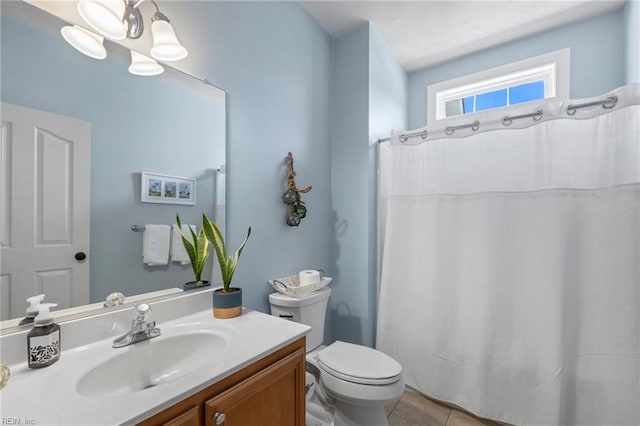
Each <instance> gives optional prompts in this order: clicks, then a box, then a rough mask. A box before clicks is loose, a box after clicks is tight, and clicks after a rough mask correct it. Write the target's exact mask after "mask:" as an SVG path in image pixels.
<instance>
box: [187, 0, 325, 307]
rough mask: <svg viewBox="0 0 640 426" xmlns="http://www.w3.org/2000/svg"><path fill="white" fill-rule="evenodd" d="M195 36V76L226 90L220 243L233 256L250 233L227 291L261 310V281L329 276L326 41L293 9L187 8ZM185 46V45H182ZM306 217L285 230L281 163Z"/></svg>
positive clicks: (279, 5) (267, 5) (264, 287)
mask: <svg viewBox="0 0 640 426" xmlns="http://www.w3.org/2000/svg"><path fill="white" fill-rule="evenodd" d="M185 13H188V14H189V19H188V22H189V25H190V26H192V27H193V28H194V29H196V30H197V31H194V33H195V34H197V37H198V40H192V42H193V43H197V44H190V45H189V46H190V55H192V56H193V57H194V58H198V61H199V62H201V64H200V66H199V68H198V69H194V70H192V71H193V72H194V73H196V74H198V75H201V76H205V77H206V78H208V79H209V80H211V81H212V82H213V83H214V84H216V85H217V86H219V87H222V88H224V90H226V92H227V94H228V97H227V113H228V120H227V136H228V151H227V153H228V181H227V185H228V186H227V188H228V198H227V202H228V210H227V229H228V240H229V244H230V246H231V247H232V248H234V249H235V248H236V247H237V246H238V244H240V242H241V241H242V238H244V236H245V234H246V230H247V227H248V226H251V227H252V234H251V239H250V240H249V242H248V243H247V245H246V247H245V249H244V251H243V252H242V258H241V259H240V263H239V267H238V269H237V271H236V275H235V276H234V284H236V285H238V286H240V287H242V288H243V293H244V304H245V306H248V307H250V308H254V309H259V310H261V311H265V312H267V311H268V310H269V305H268V299H267V296H268V294H269V293H270V292H271V291H273V290H271V287H269V285H268V284H267V280H269V279H273V278H279V277H283V276H287V275H290V274H294V273H297V272H298V271H300V270H302V269H310V268H313V269H315V268H321V269H324V270H325V271H326V272H327V273H328V274H330V275H331V274H333V259H334V258H333V254H332V252H333V249H334V248H335V246H334V239H333V230H334V219H333V212H332V208H331V195H330V194H331V145H330V114H329V99H330V90H331V87H330V48H331V45H330V39H329V37H328V36H327V35H326V33H325V32H324V31H323V30H322V29H321V28H320V27H319V26H318V25H317V24H316V23H315V22H314V21H313V20H312V19H311V18H310V17H309V16H307V15H306V14H305V13H304V12H303V11H302V10H301V9H300V7H299V6H298V5H297V4H296V3H294V2H245V1H240V2H189V8H185ZM184 43H187V42H186V41H184ZM289 151H291V153H292V154H293V156H294V161H295V162H294V168H295V170H296V173H297V175H296V177H295V179H296V184H297V186H298V187H305V186H308V185H312V186H313V189H312V190H311V192H309V193H307V194H303V196H302V200H303V201H305V202H306V206H307V208H308V214H307V217H306V218H305V219H303V220H302V223H301V225H300V226H299V227H297V228H293V227H289V226H287V225H286V224H285V218H286V213H287V209H286V206H285V204H284V203H283V202H282V200H281V197H282V194H283V193H284V192H285V189H286V186H285V184H286V165H285V161H284V160H285V157H286V155H287V152H289Z"/></svg>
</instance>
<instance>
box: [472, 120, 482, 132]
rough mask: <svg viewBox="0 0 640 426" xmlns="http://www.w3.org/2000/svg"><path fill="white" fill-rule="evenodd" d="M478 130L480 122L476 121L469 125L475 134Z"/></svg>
mask: <svg viewBox="0 0 640 426" xmlns="http://www.w3.org/2000/svg"><path fill="white" fill-rule="evenodd" d="M479 128H480V122H479V121H478V120H476V121H474V122H473V124H472V125H471V130H473V131H474V132H475V131H477V130H478V129H479Z"/></svg>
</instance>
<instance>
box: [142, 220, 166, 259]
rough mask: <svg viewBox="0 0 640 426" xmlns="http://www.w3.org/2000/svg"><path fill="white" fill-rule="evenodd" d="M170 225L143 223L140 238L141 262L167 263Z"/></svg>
mask: <svg viewBox="0 0 640 426" xmlns="http://www.w3.org/2000/svg"><path fill="white" fill-rule="evenodd" d="M170 240H171V227H170V226H169V225H145V226H144V237H143V238H142V258H143V262H144V263H145V264H147V265H149V266H157V265H166V264H167V263H169V241H170Z"/></svg>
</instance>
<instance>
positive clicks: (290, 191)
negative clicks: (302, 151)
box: [282, 153, 311, 226]
mask: <svg viewBox="0 0 640 426" xmlns="http://www.w3.org/2000/svg"><path fill="white" fill-rule="evenodd" d="M295 175H296V172H295V171H294V170H293V155H291V153H288V154H287V191H286V192H285V193H284V195H283V196H282V201H283V202H284V203H285V204H288V205H289V214H287V225H289V226H298V225H300V221H301V220H302V219H303V218H304V217H305V216H306V215H307V208H306V207H305V206H304V201H302V200H301V199H300V194H301V193H302V194H305V193H307V192H309V191H311V187H310V186H307V187H306V188H303V189H298V188H296V182H295V180H294V179H293V178H294V176H295Z"/></svg>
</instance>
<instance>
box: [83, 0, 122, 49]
mask: <svg viewBox="0 0 640 426" xmlns="http://www.w3.org/2000/svg"><path fill="white" fill-rule="evenodd" d="M77 7H78V13H79V14H80V16H82V19H84V20H85V21H86V22H87V24H89V25H90V26H91V28H93V29H94V30H96V31H97V32H99V33H100V34H102V35H104V36H105V37H107V38H109V39H112V40H122V39H124V38H125V37H126V35H127V26H126V24H125V23H124V22H123V17H124V10H125V4H124V1H123V0H80V1H79V2H78V6H77Z"/></svg>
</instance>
